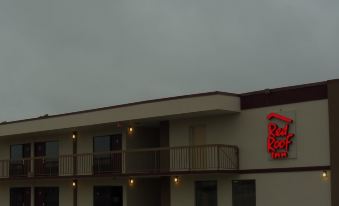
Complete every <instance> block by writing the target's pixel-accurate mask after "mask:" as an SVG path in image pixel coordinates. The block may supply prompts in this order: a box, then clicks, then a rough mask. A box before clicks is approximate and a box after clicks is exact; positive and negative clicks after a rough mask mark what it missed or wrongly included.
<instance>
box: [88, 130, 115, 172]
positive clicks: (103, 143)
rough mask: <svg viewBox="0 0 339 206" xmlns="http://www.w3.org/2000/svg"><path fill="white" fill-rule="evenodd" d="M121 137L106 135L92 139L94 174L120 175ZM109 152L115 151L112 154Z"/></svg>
mask: <svg viewBox="0 0 339 206" xmlns="http://www.w3.org/2000/svg"><path fill="white" fill-rule="evenodd" d="M121 140H122V135H121V134H115V135H107V136H98V137H94V138H93V152H94V153H96V154H94V173H95V174H102V173H112V172H115V173H120V172H121V164H122V161H121V157H122V156H121V152H119V151H120V150H121V148H122V143H121V142H122V141H121ZM111 151H116V152H112V153H111Z"/></svg>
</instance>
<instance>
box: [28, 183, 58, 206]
mask: <svg viewBox="0 0 339 206" xmlns="http://www.w3.org/2000/svg"><path fill="white" fill-rule="evenodd" d="M34 192H35V200H34V202H35V206H59V188H58V187H36V188H35V191H34Z"/></svg>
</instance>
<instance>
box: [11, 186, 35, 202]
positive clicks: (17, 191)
mask: <svg viewBox="0 0 339 206" xmlns="http://www.w3.org/2000/svg"><path fill="white" fill-rule="evenodd" d="M30 205H31V188H29V187H25V188H11V189H10V206H30Z"/></svg>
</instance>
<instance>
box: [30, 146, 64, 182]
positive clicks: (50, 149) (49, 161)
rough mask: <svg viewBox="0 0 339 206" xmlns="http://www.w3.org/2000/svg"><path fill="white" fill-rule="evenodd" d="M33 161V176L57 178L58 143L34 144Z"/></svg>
mask: <svg viewBox="0 0 339 206" xmlns="http://www.w3.org/2000/svg"><path fill="white" fill-rule="evenodd" d="M34 155H35V157H44V158H36V159H35V160H34V167H35V175H37V176H57V175H58V173H59V157H58V156H59V143H58V142H56V141H51V142H36V143H35V144H34Z"/></svg>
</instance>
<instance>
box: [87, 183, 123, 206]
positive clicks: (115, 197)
mask: <svg viewBox="0 0 339 206" xmlns="http://www.w3.org/2000/svg"><path fill="white" fill-rule="evenodd" d="M93 192H94V198H93V200H94V203H93V205H94V206H122V205H123V197H122V187H121V186H95V187H94V191H93Z"/></svg>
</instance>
